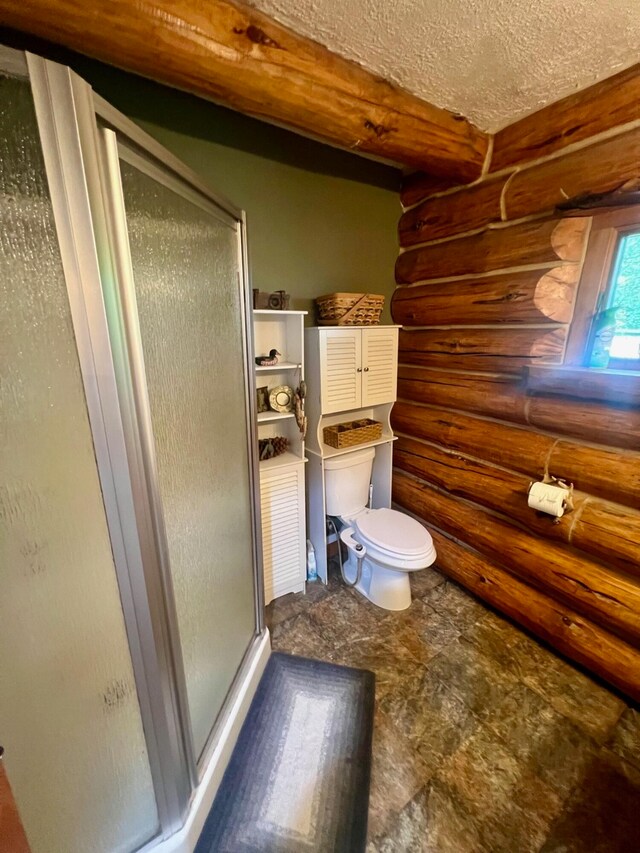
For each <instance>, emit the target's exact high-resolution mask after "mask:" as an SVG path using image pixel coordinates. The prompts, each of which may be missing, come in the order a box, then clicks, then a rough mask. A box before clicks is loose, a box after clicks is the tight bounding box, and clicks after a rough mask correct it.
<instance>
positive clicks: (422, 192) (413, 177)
mask: <svg viewBox="0 0 640 853" xmlns="http://www.w3.org/2000/svg"><path fill="white" fill-rule="evenodd" d="M455 186H456V182H455V181H454V180H452V179H451V178H443V177H438V176H437V175H428V174H427V173H426V172H412V173H411V174H410V175H405V176H404V177H403V178H402V183H401V187H400V201H401V203H402V206H403V207H411V205H413V204H416V203H417V202H419V201H422V200H423V199H424V198H426V197H427V196H430V195H433V194H434V193H439V192H442V191H443V190H448V189H451V188H452V187H455Z"/></svg>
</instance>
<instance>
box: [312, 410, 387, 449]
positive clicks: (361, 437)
mask: <svg viewBox="0 0 640 853" xmlns="http://www.w3.org/2000/svg"><path fill="white" fill-rule="evenodd" d="M322 434H323V436H324V443H325V444H328V445H329V446H330V447H335V448H336V450H342V448H344V447H355V446H356V445H357V444H365V443H366V442H368V441H377V440H378V439H379V438H382V424H381V423H380V422H379V421H374V420H371V418H362V419H360V420H357V421H347V422H346V423H343V424H333V426H328V427H325V428H324V429H323V431H322Z"/></svg>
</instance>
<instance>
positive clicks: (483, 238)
mask: <svg viewBox="0 0 640 853" xmlns="http://www.w3.org/2000/svg"><path fill="white" fill-rule="evenodd" d="M588 224H589V220H588V219H580V218H570V219H561V220H557V219H544V220H536V221H535V222H521V223H519V224H516V225H510V226H508V227H500V228H490V229H488V230H487V231H483V232H482V233H481V234H473V235H472V236H470V237H460V238H459V239H457V240H447V241H446V242H444V243H434V244H431V245H429V246H421V247H420V248H418V249H410V250H409V251H407V252H403V253H402V254H401V255H400V256H399V257H398V260H397V261H396V281H397V282H398V284H413V283H414V282H417V281H427V280H428V279H433V278H448V277H449V276H463V275H476V274H477V273H483V272H492V271H494V270H496V271H497V270H502V269H508V268H510V267H523V266H527V265H529V264H549V263H553V264H555V263H557V262H558V261H559V260H560V261H567V262H577V261H580V260H581V258H582V254H583V247H584V242H585V239H586V235H587V230H588Z"/></svg>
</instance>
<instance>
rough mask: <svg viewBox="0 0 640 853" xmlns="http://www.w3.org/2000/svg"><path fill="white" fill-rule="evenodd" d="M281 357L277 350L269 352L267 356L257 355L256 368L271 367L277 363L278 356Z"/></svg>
mask: <svg viewBox="0 0 640 853" xmlns="http://www.w3.org/2000/svg"><path fill="white" fill-rule="evenodd" d="M280 355H282V353H280V352H278V350H277V349H272V350H269V355H259V356H258V357H257V358H256V364H257V365H258V367H273V365H274V364H277V363H278V356H280Z"/></svg>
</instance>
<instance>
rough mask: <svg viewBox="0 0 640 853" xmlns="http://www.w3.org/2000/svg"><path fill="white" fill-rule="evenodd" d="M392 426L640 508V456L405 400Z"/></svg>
mask: <svg viewBox="0 0 640 853" xmlns="http://www.w3.org/2000/svg"><path fill="white" fill-rule="evenodd" d="M391 423H392V426H393V428H394V430H396V431H397V432H402V433H405V435H409V436H412V437H414V438H421V439H424V440H425V441H430V442H433V443H434V444H439V445H440V446H441V447H445V448H447V449H448V450H456V451H458V452H460V453H464V454H465V455H467V456H472V457H475V458H479V459H481V460H482V461H484V462H491V463H492V464H494V465H500V466H501V467H503V468H509V469H510V470H511V471H521V472H522V473H523V474H526V475H527V477H529V478H530V479H531V480H540V479H542V477H543V476H544V473H545V470H548V473H549V474H552V475H553V476H554V477H559V478H561V479H564V480H567V481H568V482H572V483H574V485H575V487H576V488H577V489H579V490H580V491H582V492H588V493H589V494H590V495H593V496H594V497H599V498H605V499H607V500H610V501H613V502H614V503H620V504H623V505H624V506H630V507H633V508H634V509H635V508H637V507H639V506H640V453H634V452H632V451H629V450H608V449H605V448H602V447H595V446H592V445H586V444H578V443H577V442H575V441H569V440H565V439H557V438H554V437H553V436H550V435H546V434H544V433H540V432H537V431H535V430H533V429H529V428H526V427H517V426H511V425H508V424H505V423H498V422H496V421H490V420H484V419H482V418H478V417H474V416H473V415H464V414H461V413H459V412H452V411H450V410H448V409H441V408H436V407H435V406H418V405H415V404H413V403H405V402H402V401H400V402H398V403H396V405H395V406H394V407H393V411H392V413H391Z"/></svg>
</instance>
